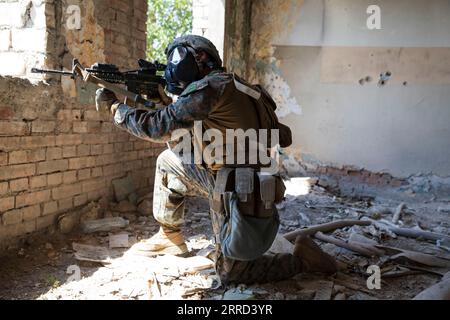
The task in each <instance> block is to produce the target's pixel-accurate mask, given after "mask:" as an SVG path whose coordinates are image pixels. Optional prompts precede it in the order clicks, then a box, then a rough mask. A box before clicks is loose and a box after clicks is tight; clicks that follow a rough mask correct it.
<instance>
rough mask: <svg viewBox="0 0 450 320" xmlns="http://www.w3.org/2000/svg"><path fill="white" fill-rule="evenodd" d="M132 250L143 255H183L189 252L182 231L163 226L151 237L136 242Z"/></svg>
mask: <svg viewBox="0 0 450 320" xmlns="http://www.w3.org/2000/svg"><path fill="white" fill-rule="evenodd" d="M131 250H132V251H133V252H136V253H138V254H141V255H146V256H155V255H160V254H171V255H175V256H176V255H182V254H185V253H187V252H188V248H187V246H186V243H185V242H184V236H183V234H182V233H181V231H179V230H178V231H174V230H171V229H168V228H165V227H161V228H160V229H159V231H158V233H157V234H155V235H154V236H153V237H151V238H150V239H147V240H144V241H141V242H139V243H137V244H135V245H134V246H133V247H132V248H131Z"/></svg>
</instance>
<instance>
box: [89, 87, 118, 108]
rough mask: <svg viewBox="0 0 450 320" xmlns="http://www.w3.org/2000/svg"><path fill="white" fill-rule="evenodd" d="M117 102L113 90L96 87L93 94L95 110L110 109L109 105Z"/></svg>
mask: <svg viewBox="0 0 450 320" xmlns="http://www.w3.org/2000/svg"><path fill="white" fill-rule="evenodd" d="M118 102H119V100H117V97H116V95H115V94H114V92H112V91H110V90H108V89H105V88H101V89H98V90H97V92H96V94H95V107H96V108H97V111H110V110H111V107H112V106H113V105H114V104H116V103H118Z"/></svg>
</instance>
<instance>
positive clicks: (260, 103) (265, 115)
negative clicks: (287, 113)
mask: <svg viewBox="0 0 450 320" xmlns="http://www.w3.org/2000/svg"><path fill="white" fill-rule="evenodd" d="M233 76H234V85H235V87H236V89H237V90H239V91H241V92H243V93H245V94H247V95H249V96H250V97H252V101H253V104H254V106H255V109H256V112H257V114H258V118H259V124H260V128H261V129H268V130H273V129H275V130H279V144H280V146H281V147H282V148H287V147H289V146H291V145H292V131H291V129H290V128H289V127H288V126H286V125H284V124H282V123H280V121H279V120H278V117H277V115H276V113H275V110H276V109H277V104H276V103H275V101H274V100H273V99H272V97H271V96H270V94H269V93H268V92H267V90H266V89H264V88H263V87H262V86H261V85H259V84H257V85H251V84H249V83H248V82H246V81H245V80H243V79H241V78H240V77H238V76H237V75H236V74H234V75H233ZM268 139H270V134H268ZM269 145H270V147H274V146H275V145H272V142H271V141H270V143H269Z"/></svg>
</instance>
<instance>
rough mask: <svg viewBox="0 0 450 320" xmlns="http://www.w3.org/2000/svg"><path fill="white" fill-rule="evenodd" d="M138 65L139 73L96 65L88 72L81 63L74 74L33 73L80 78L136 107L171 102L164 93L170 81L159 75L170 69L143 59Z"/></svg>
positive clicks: (51, 71) (60, 72)
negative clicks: (122, 97) (157, 100)
mask: <svg viewBox="0 0 450 320" xmlns="http://www.w3.org/2000/svg"><path fill="white" fill-rule="evenodd" d="M138 64H139V69H137V70H130V71H124V72H121V71H119V68H118V67H117V66H115V65H113V64H106V63H95V64H94V65H93V66H92V67H90V68H84V67H83V66H82V65H81V63H80V62H79V61H78V60H77V59H74V60H73V63H72V72H69V71H59V70H43V69H36V68H33V69H31V72H32V73H43V74H57V75H62V76H70V77H71V78H72V79H75V78H77V77H79V78H81V79H82V80H83V81H85V82H91V83H94V84H96V85H98V86H99V87H101V88H105V89H108V90H111V91H112V92H114V93H116V94H118V95H122V96H124V97H125V99H126V100H125V103H127V100H128V99H129V100H131V101H133V102H134V104H135V105H136V106H142V107H144V108H154V107H155V102H154V101H151V100H155V99H166V98H167V96H165V94H164V92H161V90H162V88H164V87H165V85H166V81H165V80H164V78H163V76H161V75H158V72H162V71H164V70H165V68H166V66H165V65H163V64H160V63H159V62H158V61H155V62H154V63H152V62H149V61H146V60H143V59H140V60H139V61H138ZM124 86H125V88H124ZM162 91H164V90H162ZM144 96H145V98H144ZM164 102H165V101H164Z"/></svg>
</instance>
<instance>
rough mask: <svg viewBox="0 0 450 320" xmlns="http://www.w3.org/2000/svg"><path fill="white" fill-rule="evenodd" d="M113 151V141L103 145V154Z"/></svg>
mask: <svg viewBox="0 0 450 320" xmlns="http://www.w3.org/2000/svg"><path fill="white" fill-rule="evenodd" d="M113 152H114V144H113V143H109V144H104V145H103V154H110V153H113Z"/></svg>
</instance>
